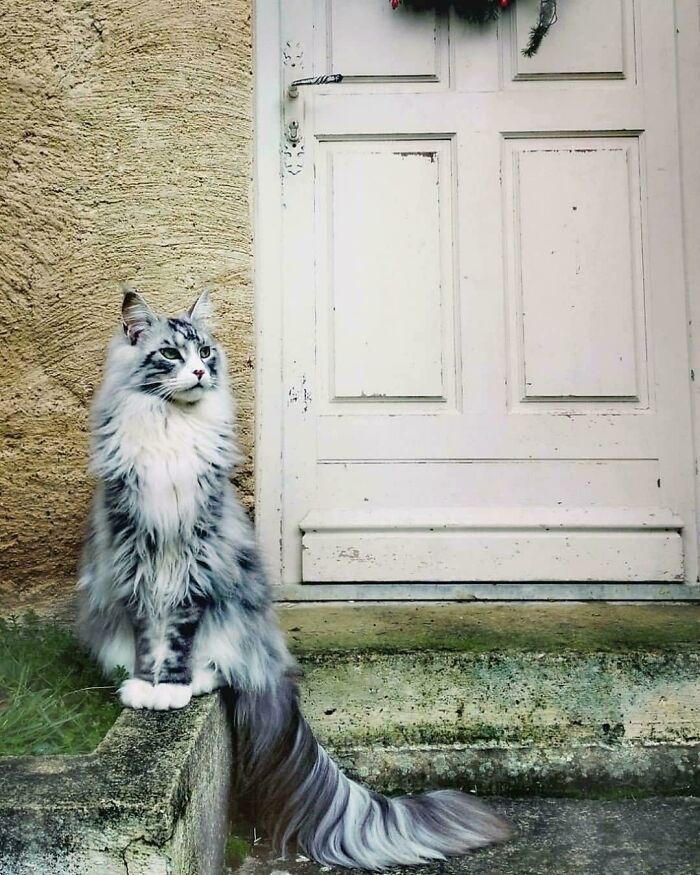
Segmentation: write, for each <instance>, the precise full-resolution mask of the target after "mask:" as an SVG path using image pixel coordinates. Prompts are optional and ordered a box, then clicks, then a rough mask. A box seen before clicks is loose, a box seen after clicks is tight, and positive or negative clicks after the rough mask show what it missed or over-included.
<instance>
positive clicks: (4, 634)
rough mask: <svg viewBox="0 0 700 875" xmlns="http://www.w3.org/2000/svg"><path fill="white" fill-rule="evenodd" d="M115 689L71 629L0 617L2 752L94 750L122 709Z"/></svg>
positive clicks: (28, 618) (32, 618)
mask: <svg viewBox="0 0 700 875" xmlns="http://www.w3.org/2000/svg"><path fill="white" fill-rule="evenodd" d="M114 692H115V688H114V686H113V685H111V684H106V683H105V680H104V678H103V677H102V675H101V674H100V672H99V670H98V668H97V666H95V665H94V663H93V662H92V660H91V659H90V657H89V656H88V654H87V653H86V652H85V651H84V650H83V649H82V647H81V646H80V645H79V644H78V642H77V641H76V639H75V637H74V636H73V635H72V634H71V633H70V632H67V631H66V630H65V629H61V628H59V627H58V626H55V625H49V624H45V623H41V622H40V621H39V620H38V618H37V617H36V616H35V615H33V614H27V615H26V616H24V617H22V618H19V617H10V618H8V619H2V618H0V756H24V755H27V754H30V755H42V754H76V753H86V752H88V751H91V750H93V749H94V748H95V747H96V746H97V744H98V743H99V742H100V741H101V740H102V739H103V738H104V736H105V733H106V732H107V730H108V729H109V728H110V726H111V725H112V724H113V723H114V721H115V720H116V718H117V716H118V715H119V712H120V711H121V706H120V705H119V702H118V701H117V699H116V697H115V695H114Z"/></svg>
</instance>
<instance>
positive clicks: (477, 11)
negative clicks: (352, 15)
mask: <svg viewBox="0 0 700 875" xmlns="http://www.w3.org/2000/svg"><path fill="white" fill-rule="evenodd" d="M512 2H513V0H391V5H392V7H393V8H394V9H396V8H397V6H400V5H401V4H402V3H403V5H404V6H408V7H410V8H411V9H416V10H423V9H436V10H438V11H440V12H447V11H448V10H449V8H450V7H452V8H453V9H454V10H455V12H456V13H457V15H459V16H461V17H462V18H466V19H467V21H472V22H474V24H484V23H485V22H487V21H492V20H493V19H494V18H498V15H499V13H500V12H501V11H502V10H503V9H507V8H508V7H509V6H510V5H511V3H512ZM556 20H557V0H540V11H539V15H538V16H537V22H536V24H535V25H534V27H533V28H532V30H531V31H530V39H529V41H528V44H527V45H526V46H525V48H524V49H523V54H524V55H525V56H526V57H528V58H531V57H532V56H533V55H534V54H535V52H536V51H537V49H539V47H540V45H541V43H542V40H543V39H544V38H545V36H547V32H548V31H549V28H550V27H551V26H552V25H553V24H554V22H555V21H556Z"/></svg>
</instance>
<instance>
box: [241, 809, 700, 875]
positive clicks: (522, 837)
mask: <svg viewBox="0 0 700 875" xmlns="http://www.w3.org/2000/svg"><path fill="white" fill-rule="evenodd" d="M489 801H490V802H491V804H493V806H494V807H495V808H497V809H498V811H500V813H501V814H502V815H503V816H504V817H506V818H507V819H508V821H509V822H510V824H511V826H512V828H513V837H512V839H511V840H510V841H509V842H507V843H506V844H504V845H500V846H498V847H494V848H488V849H485V850H482V851H476V852H475V853H473V854H471V855H470V856H468V857H463V858H458V859H454V860H449V861H448V862H446V863H439V864H435V865H432V866H426V867H422V868H420V869H404V870H401V869H394V870H392V872H394V873H395V875H399V873H402V875H409V873H414V875H415V873H416V872H420V873H421V875H495V873H497V875H600V873H608V872H609V873H615V875H698V873H700V829H699V828H698V826H699V824H700V799H659V798H651V799H641V800H632V799H625V800H617V801H609V800H574V799H527V800H522V799H521V800H503V799H502V800H498V799H496V800H489ZM333 871H338V872H341V871H347V870H331V869H329V868H328V867H319V866H317V865H315V864H314V863H311V862H308V861H305V860H304V858H299V857H295V858H292V859H288V860H276V859H274V858H273V857H272V856H271V855H270V854H269V852H268V851H267V849H266V848H265V845H264V843H259V844H258V845H257V846H256V847H255V848H254V849H253V852H252V853H251V855H250V856H249V857H248V858H247V859H246V860H245V861H244V862H243V864H242V866H241V867H240V868H239V869H238V873H239V875H318V873H319V872H325V873H329V872H333Z"/></svg>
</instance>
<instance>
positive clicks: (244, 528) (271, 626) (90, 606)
mask: <svg viewBox="0 0 700 875" xmlns="http://www.w3.org/2000/svg"><path fill="white" fill-rule="evenodd" d="M122 315H123V323H124V331H123V332H120V333H119V334H118V335H117V336H116V337H115V338H114V340H113V341H112V344H111V346H110V349H109V353H108V357H107V363H106V368H105V378H104V382H103V384H102V387H101V389H100V391H99V393H98V394H97V397H96V400H95V403H94V406H93V420H92V429H93V451H92V469H93V472H94V473H95V475H96V477H97V480H98V485H97V490H96V494H95V500H94V505H93V509H92V514H91V520H90V531H89V537H88V539H87V542H86V546H85V552H84V560H83V567H82V574H81V580H80V589H81V593H82V597H83V598H82V607H83V610H82V616H81V630H82V635H83V639H84V641H85V642H86V643H87V645H88V646H89V648H90V650H91V651H92V653H93V654H94V655H95V657H96V658H97V660H98V661H99V662H100V664H101V665H102V667H103V669H104V670H105V671H107V672H111V671H114V669H116V668H117V667H118V666H123V667H124V668H126V670H127V672H128V674H129V678H128V679H127V680H125V681H124V682H123V684H122V686H121V687H120V689H119V696H120V698H121V700H122V702H123V703H124V704H125V705H128V706H130V707H132V708H153V709H168V708H181V707H183V706H184V705H186V704H187V702H189V700H190V697H191V696H197V695H200V694H203V693H208V692H211V691H212V690H214V689H216V688H217V687H222V686H230V687H231V688H232V689H233V690H234V691H235V694H236V695H235V703H236V704H235V713H234V722H235V726H236V732H237V735H238V742H239V744H238V749H239V756H240V758H241V762H240V764H239V780H240V786H239V788H238V790H239V794H240V795H241V796H243V797H244V798H246V799H247V801H248V803H249V805H250V807H251V809H252V813H253V816H254V817H256V818H257V821H256V822H261V821H262V822H263V823H264V824H265V825H266V826H267V827H268V829H269V830H270V832H271V833H272V837H273V840H274V843H275V844H276V846H277V847H278V848H280V849H282V850H284V848H285V847H286V846H287V845H288V844H290V843H293V842H295V843H296V845H297V847H299V848H300V849H301V850H302V851H303V852H304V853H306V854H308V855H309V856H310V857H313V858H314V859H315V860H317V861H319V862H320V863H325V864H329V865H340V866H356V867H361V868H365V869H383V868H387V867H390V866H394V865H398V864H407V865H411V864H417V863H423V862H426V861H429V860H435V859H443V858H444V857H446V856H450V855H456V854H462V853H464V852H465V851H467V850H469V849H471V848H476V847H480V846H482V845H486V844H489V843H491V842H494V841H498V840H500V839H502V838H504V837H505V828H504V825H503V824H502V823H501V822H500V821H499V820H498V819H497V818H496V817H495V816H494V815H493V814H491V813H490V812H489V811H488V810H487V809H485V808H484V807H483V806H481V805H480V804H479V803H477V802H476V801H475V800H474V799H472V798H470V797H468V796H466V795H464V794H462V793H457V792H454V791H439V792H435V793H429V794H425V795H422V796H407V797H401V798H398V799H392V800H388V799H385V798H384V797H383V796H379V795H378V794H376V793H374V792H372V791H371V790H367V789H365V788H364V787H362V786H360V785H358V784H356V783H354V782H353V781H350V780H349V779H348V778H346V777H345V776H344V775H343V774H342V772H340V770H339V769H338V767H337V766H336V765H335V763H333V761H332V760H331V759H330V758H329V757H328V755H327V754H326V752H325V751H324V750H323V748H321V747H320V745H319V744H318V743H317V742H316V740H315V739H314V737H313V735H312V733H311V730H310V729H309V727H308V725H307V723H306V722H305V720H304V718H303V716H302V715H301V712H300V710H299V705H298V696H297V689H296V684H295V682H294V680H293V672H294V661H293V659H292V657H291V656H290V654H289V651H288V650H287V647H286V645H285V642H284V640H283V637H282V635H281V633H280V631H279V629H278V626H277V623H276V621H275V618H274V616H273V614H272V611H271V597H270V591H269V589H268V585H267V582H266V579H265V575H264V572H263V568H262V566H261V562H260V559H259V556H258V553H257V550H256V546H255V541H254V536H253V531H252V528H251V526H250V524H249V522H248V519H247V517H246V515H245V513H244V512H243V510H242V508H241V506H240V505H239V503H238V502H237V500H236V497H235V495H234V492H233V489H232V487H231V485H230V483H229V473H230V471H231V469H232V467H233V465H234V463H235V461H236V459H237V452H236V446H235V443H234V433H233V427H234V420H233V406H232V401H231V396H230V393H229V387H228V384H227V372H226V361H225V357H224V353H223V350H222V349H221V347H220V346H219V345H218V344H217V343H216V340H215V339H214V337H213V336H212V335H211V333H210V325H209V319H210V313H209V303H208V300H207V298H206V295H205V296H202V297H200V299H199V300H198V301H197V302H196V303H195V305H194V306H193V307H192V308H191V309H190V310H189V311H188V312H187V313H186V314H184V315H182V316H180V317H178V318H176V319H168V318H165V317H161V316H158V315H156V314H155V313H154V312H153V311H152V310H151V308H150V307H149V306H148V304H147V303H146V301H145V300H144V299H143V298H142V297H141V296H140V295H138V294H137V293H135V292H133V291H130V292H128V293H127V294H126V296H125V298H124V303H123V307H122Z"/></svg>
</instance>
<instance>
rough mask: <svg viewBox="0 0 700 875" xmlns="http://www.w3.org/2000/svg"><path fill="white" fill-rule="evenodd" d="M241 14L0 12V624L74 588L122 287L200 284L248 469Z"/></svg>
mask: <svg viewBox="0 0 700 875" xmlns="http://www.w3.org/2000/svg"><path fill="white" fill-rule="evenodd" d="M250 16H251V12H250V0H140V2H138V3H133V2H127V0H45V2H41V0H30V2H27V0H10V3H9V6H8V5H7V4H5V5H4V7H3V12H2V14H0V73H1V74H2V81H1V83H0V118H1V119H2V122H1V124H0V299H1V300H0V307H1V308H2V310H1V312H0V348H1V349H2V356H3V359H4V364H3V367H2V368H1V369H0V373H1V377H0V379H1V380H2V385H1V393H2V411H3V417H2V426H1V427H2V434H1V436H0V437H1V443H0V466H1V476H0V550H1V551H2V552H1V556H0V566H1V577H0V600H1V601H0V603H1V604H2V607H3V608H5V609H6V610H7V609H8V608H13V607H15V606H18V605H20V604H21V605H25V604H26V605H32V604H33V605H36V606H39V607H42V606H44V605H46V604H47V603H49V602H52V601H55V602H59V601H61V600H62V599H63V597H64V596H65V594H66V593H68V592H69V591H70V590H71V588H72V586H73V583H74V575H75V569H76V562H77V558H78V555H79V549H80V541H81V533H82V528H83V524H84V519H85V516H86V511H87V507H88V503H89V495H90V482H89V480H88V478H87V476H86V473H85V466H86V459H87V440H88V434H87V411H88V407H89V404H90V398H91V396H92V393H93V391H94V389H95V387H96V385H97V384H98V382H99V379H100V370H101V365H102V358H103V350H104V347H105V344H106V342H107V340H108V338H109V336H110V334H111V332H112V331H113V330H114V328H115V327H116V326H117V324H118V319H119V304H120V294H119V290H118V285H119V283H120V281H122V280H125V279H126V280H131V281H133V282H135V284H136V285H137V286H138V287H139V288H140V289H142V290H143V291H144V292H145V293H146V294H147V295H148V297H149V298H150V299H151V300H152V302H153V303H154V304H155V305H157V306H161V307H163V308H166V307H169V308H172V309H173V310H177V309H181V308H182V307H183V305H184V304H186V303H188V302H189V301H190V300H191V299H192V298H193V296H194V295H195V294H196V292H197V291H198V290H199V289H200V287H201V285H202V284H203V282H205V281H208V282H210V283H211V285H212V288H213V289H214V296H215V299H216V300H217V302H218V309H219V323H220V335H221V337H222V339H223V341H224V343H225V345H226V347H227V349H228V352H229V356H230V360H231V363H232V371H233V385H234V388H235V391H236V393H237V395H238V398H239V411H240V435H241V440H242V443H243V445H244V449H245V451H246V453H247V455H248V458H250V453H251V444H252V433H253V429H252V425H253V422H252V420H253V397H252V390H253V359H252V356H253V333H252V332H253V327H252V314H253V296H252V287H251V221H250V210H249V206H250V203H249V202H250V189H251V136H252V131H251V128H252V122H251V112H252V110H251V92H252V85H251V82H252V76H251V34H250ZM251 470H252V469H251V464H250V462H248V464H247V465H246V467H245V468H244V469H243V470H242V472H241V474H240V477H239V485H240V488H241V493H242V495H243V497H244V498H245V500H246V501H247V502H248V503H250V500H251V497H252V495H251V492H252V483H251Z"/></svg>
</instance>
